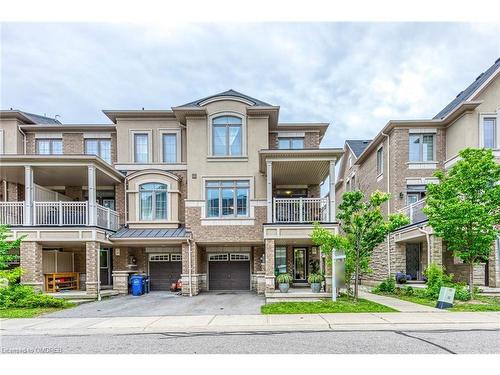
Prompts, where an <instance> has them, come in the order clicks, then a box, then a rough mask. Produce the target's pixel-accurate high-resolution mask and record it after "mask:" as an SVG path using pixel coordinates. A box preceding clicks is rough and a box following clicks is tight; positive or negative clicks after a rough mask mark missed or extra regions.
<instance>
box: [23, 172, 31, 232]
mask: <svg viewBox="0 0 500 375" xmlns="http://www.w3.org/2000/svg"><path fill="white" fill-rule="evenodd" d="M24 204H25V206H24V208H25V210H24V225H32V224H33V167H32V166H31V165H25V166H24Z"/></svg>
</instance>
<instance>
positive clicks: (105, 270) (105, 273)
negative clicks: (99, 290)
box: [99, 249, 111, 285]
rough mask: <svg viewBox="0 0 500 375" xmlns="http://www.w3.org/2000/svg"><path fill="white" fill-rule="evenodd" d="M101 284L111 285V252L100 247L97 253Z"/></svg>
mask: <svg viewBox="0 0 500 375" xmlns="http://www.w3.org/2000/svg"><path fill="white" fill-rule="evenodd" d="M99 265H100V278H101V285H111V252H110V251H109V249H101V251H100V253H99Z"/></svg>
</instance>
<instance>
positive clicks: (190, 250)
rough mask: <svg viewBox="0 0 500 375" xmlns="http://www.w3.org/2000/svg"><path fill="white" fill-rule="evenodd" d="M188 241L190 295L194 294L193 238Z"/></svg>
mask: <svg viewBox="0 0 500 375" xmlns="http://www.w3.org/2000/svg"><path fill="white" fill-rule="evenodd" d="M187 243H188V280H189V297H192V296H193V282H192V275H191V274H192V273H191V262H192V261H191V257H192V249H191V238H189V239H188V240H187Z"/></svg>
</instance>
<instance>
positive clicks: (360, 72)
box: [0, 17, 500, 147]
mask: <svg viewBox="0 0 500 375" xmlns="http://www.w3.org/2000/svg"><path fill="white" fill-rule="evenodd" d="M499 35H500V24H497V25H492V24H451V23H447V24H425V23H415V24H402V23H400V24H381V23H379V24H375V23H372V24H362V23H357V24H352V23H314V24H313V23H309V24H286V23H279V24H278V23H276V24H234V25H233V24H223V25H220V24H196V25H193V24H186V25H179V24H177V25H168V17H166V18H165V24H164V25H161V26H160V25H153V26H144V25H132V24H2V27H1V70H0V71H1V75H0V80H1V84H0V88H1V92H0V107H1V109H9V108H11V107H12V108H15V109H22V110H25V111H28V112H34V113H39V114H44V113H45V114H47V115H48V116H54V115H56V114H57V115H60V116H61V121H63V122H64V123H80V124H81V123H108V122H109V120H108V119H107V118H106V117H105V116H104V115H103V114H102V112H101V110H102V109H140V108H142V107H145V108H146V109H169V108H170V107H172V106H176V105H181V104H184V103H186V102H189V101H192V100H195V99H198V98H201V97H204V96H208V95H211V94H215V93H217V92H220V91H225V90H227V89H230V88H232V89H234V90H237V91H240V92H243V93H245V94H247V95H250V96H253V97H256V98H258V99H261V100H263V101H266V102H268V103H271V104H274V105H279V106H280V107H281V108H280V120H281V121H324V122H330V123H331V126H330V129H329V131H328V133H327V136H326V137H325V139H324V141H323V144H322V146H323V147H327V146H341V145H342V144H343V141H344V139H364V138H372V137H373V136H374V135H375V134H376V133H377V132H378V131H379V130H380V129H381V128H382V127H383V126H384V125H385V124H386V123H387V121H388V120H390V119H416V118H430V117H432V116H434V115H435V114H436V113H437V112H439V110H440V109H441V108H443V107H444V106H445V105H446V104H447V103H448V102H449V101H451V100H452V99H453V98H454V97H455V96H456V95H457V94H458V92H460V91H461V90H463V89H464V88H465V87H466V86H467V85H468V84H469V83H470V82H472V81H473V80H474V79H475V78H476V77H477V76H478V75H479V74H480V73H481V72H483V71H484V70H486V69H487V68H488V67H489V66H490V65H492V64H493V62H494V61H495V60H496V59H497V58H498V57H500V37H499Z"/></svg>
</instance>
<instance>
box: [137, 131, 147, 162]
mask: <svg viewBox="0 0 500 375" xmlns="http://www.w3.org/2000/svg"><path fill="white" fill-rule="evenodd" d="M148 152H149V139H148V135H147V134H139V133H136V134H134V162H136V163H147V162H148Z"/></svg>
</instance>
